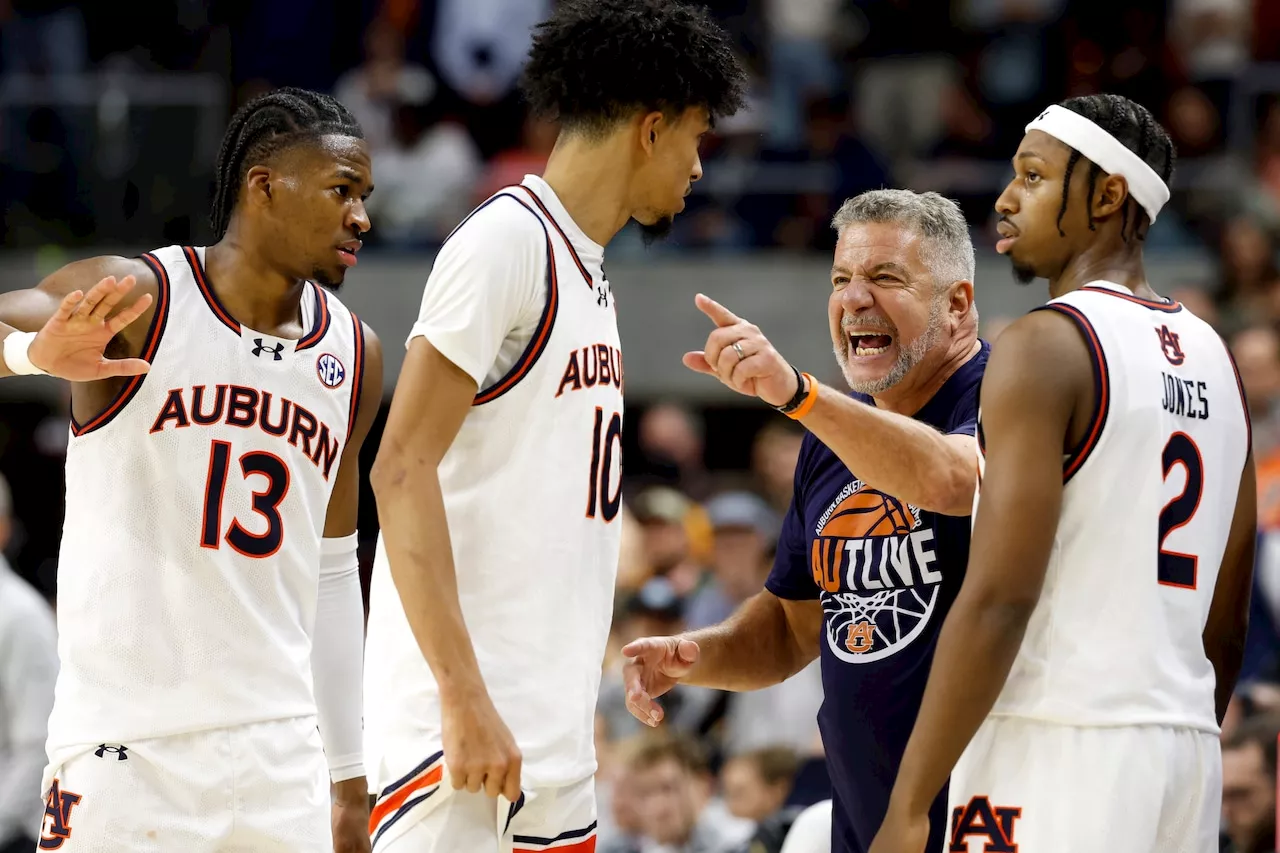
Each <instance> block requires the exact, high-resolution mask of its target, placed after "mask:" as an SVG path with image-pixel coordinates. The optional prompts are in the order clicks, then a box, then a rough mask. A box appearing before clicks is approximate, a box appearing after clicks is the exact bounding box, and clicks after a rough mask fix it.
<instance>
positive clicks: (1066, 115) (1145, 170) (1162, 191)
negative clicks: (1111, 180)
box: [1026, 105, 1169, 222]
mask: <svg viewBox="0 0 1280 853" xmlns="http://www.w3.org/2000/svg"><path fill="white" fill-rule="evenodd" d="M1026 129H1027V131H1028V132H1030V131H1032V130H1039V131H1041V132H1043V133H1047V134H1049V135H1050V136H1052V137H1053V138H1054V139H1056V140H1058V141H1059V142H1061V143H1063V144H1064V145H1070V146H1071V147H1072V148H1074V149H1075V150H1077V151H1079V152H1080V154H1081V155H1083V156H1085V157H1088V158H1089V159H1090V160H1092V161H1093V162H1094V163H1097V164H1098V167H1099V168H1100V169H1102V171H1104V172H1106V173H1107V174H1110V175H1123V176H1124V179H1125V180H1126V181H1128V183H1129V194H1130V195H1132V196H1133V197H1134V199H1135V200H1136V201H1137V202H1138V204H1140V205H1142V207H1143V209H1144V210H1146V211H1147V216H1148V217H1150V219H1151V221H1152V222H1155V221H1156V214H1158V213H1159V212H1160V208H1162V207H1164V206H1165V203H1166V202H1167V201H1168V200H1169V188H1168V187H1167V186H1165V183H1164V181H1162V180H1160V176H1159V175H1157V174H1156V171H1155V169H1152V168H1151V167H1150V166H1148V165H1147V164H1146V163H1144V162H1143V160H1142V158H1141V157H1139V156H1138V155H1137V154H1134V153H1133V152H1132V151H1130V150H1129V149H1128V148H1126V147H1125V146H1124V145H1123V144H1122V143H1121V142H1120V140H1118V139H1116V138H1115V137H1114V136H1112V135H1111V134H1109V133H1107V132H1106V131H1105V130H1103V129H1102V128H1100V127H1098V126H1097V125H1096V124H1094V123H1093V122H1091V121H1089V119H1087V118H1085V117H1084V116H1082V115H1080V114H1079V113H1074V112H1072V111H1071V110H1068V109H1066V108H1064V107H1059V106H1056V105H1055V106H1051V107H1049V109H1047V110H1045V111H1044V112H1042V113H1040V115H1038V116H1036V119H1035V121H1033V122H1031V124H1029V125H1027V128H1026Z"/></svg>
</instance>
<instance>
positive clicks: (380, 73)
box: [334, 18, 439, 229]
mask: <svg viewBox="0 0 1280 853" xmlns="http://www.w3.org/2000/svg"><path fill="white" fill-rule="evenodd" d="M364 57H365V59H364V64H363V65H359V66H356V67H355V68H353V69H351V70H350V71H348V72H347V73H346V74H343V75H342V76H341V77H339V78H338V82H337V83H336V84H335V85H334V97H335V98H337V99H338V100H339V101H341V102H342V104H343V106H345V107H346V108H347V109H348V110H350V111H351V114H352V115H353V116H355V118H356V121H358V122H359V123H360V127H361V128H363V129H364V135H365V141H366V142H368V144H369V149H370V151H371V153H372V154H373V156H374V158H375V159H376V160H377V161H378V177H379V179H380V182H381V183H383V185H384V186H383V189H384V190H385V189H389V187H388V186H386V185H387V184H389V183H390V181H388V180H387V179H386V177H385V172H384V169H385V168H386V163H385V161H384V160H383V157H384V156H385V155H384V154H383V151H385V150H387V149H388V148H389V147H392V146H393V144H394V140H395V135H396V127H395V126H396V110H397V109H398V108H399V106H400V105H401V104H425V103H427V102H429V101H430V100H431V99H432V98H434V97H435V96H436V92H437V90H438V88H439V87H438V86H437V84H436V79H435V78H434V77H433V76H431V72H430V71H428V70H427V69H426V68H425V67H423V66H422V65H419V64H417V63H414V62H408V61H406V60H405V52H404V36H402V35H401V34H400V32H399V30H397V29H396V28H395V27H394V26H393V25H392V24H391V23H390V22H389V21H387V20H385V19H383V18H378V19H376V20H374V22H373V23H371V24H370V25H369V28H368V29H367V30H365V33H364ZM378 227H379V229H381V228H382V227H383V224H382V222H381V221H380V222H379V223H378Z"/></svg>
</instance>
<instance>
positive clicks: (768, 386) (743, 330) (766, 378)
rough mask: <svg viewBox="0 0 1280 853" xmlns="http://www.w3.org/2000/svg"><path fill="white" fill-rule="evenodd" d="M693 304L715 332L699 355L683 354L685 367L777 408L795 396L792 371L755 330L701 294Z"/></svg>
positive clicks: (794, 376) (794, 382) (756, 329)
mask: <svg viewBox="0 0 1280 853" xmlns="http://www.w3.org/2000/svg"><path fill="white" fill-rule="evenodd" d="M694 304H696V305H697V306H698V310H699V311H701V312H702V313H703V314H706V315H707V316H708V317H710V318H711V320H712V322H714V323H715V324H716V328H715V330H714V331H713V332H712V333H711V334H710V335H709V336H708V337H707V343H706V344H705V345H704V346H703V348H702V350H701V351H699V352H687V353H685V354H684V359H683V361H684V364H685V367H688V368H689V369H690V370H696V371H697V372H698V373H705V374H707V375H709V376H714V377H716V378H717V379H719V380H720V381H721V382H723V383H724V384H725V385H728V386H729V387H730V388H732V389H733V390H735V391H737V392H738V393H739V394H746V395H748V396H751V397H759V398H760V399H761V400H764V401H765V402H766V403H768V404H769V405H770V406H781V405H783V404H785V403H786V402H787V401H788V400H790V399H791V398H792V397H794V396H795V393H796V373H795V370H793V369H792V367H791V364H790V363H789V362H788V361H787V360H786V359H785V358H783V357H782V356H781V355H780V354H779V353H778V351H777V350H776V349H774V348H773V344H771V343H769V339H768V338H766V337H765V336H764V334H763V333H762V332H761V331H760V329H759V328H757V327H756V326H753V325H752V324H750V323H748V322H747V321H746V320H743V319H741V318H739V317H738V316H737V315H735V314H734V313H733V312H732V311H730V310H729V309H728V308H725V307H724V306H723V305H721V304H720V303H719V302H716V301H715V300H714V299H712V298H710V297H708V296H703V295H702V294H701V293H699V294H698V295H697V297H695V299H694Z"/></svg>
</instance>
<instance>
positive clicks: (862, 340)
mask: <svg viewBox="0 0 1280 853" xmlns="http://www.w3.org/2000/svg"><path fill="white" fill-rule="evenodd" d="M892 345H893V336H892V335H862V334H854V335H850V336H849V352H851V353H853V354H854V355H857V356H870V355H880V354H881V353H882V352H884V351H886V350H887V349H889V347H890V346H892Z"/></svg>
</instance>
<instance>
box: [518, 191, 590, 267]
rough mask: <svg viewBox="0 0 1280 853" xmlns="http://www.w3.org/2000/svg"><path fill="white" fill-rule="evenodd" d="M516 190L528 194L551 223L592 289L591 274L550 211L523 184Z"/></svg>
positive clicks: (536, 195) (535, 194)
mask: <svg viewBox="0 0 1280 853" xmlns="http://www.w3.org/2000/svg"><path fill="white" fill-rule="evenodd" d="M516 188H517V189H522V190H524V191H525V192H526V193H528V194H529V198H531V199H533V203H534V204H536V205H537V206H538V209H539V210H541V211H542V215H543V216H545V217H547V220H548V221H549V222H550V223H551V227H553V228H555V229H556V231H557V232H558V233H559V234H560V239H561V240H564V244H565V245H566V246H568V247H569V255H570V257H572V258H573V262H574V263H575V264H577V265H578V272H580V273H582V277H583V278H584V279H586V280H587V287H588V288H594V287H595V284H594V283H593V282H592V281H591V273H589V272H587V268H586V266H585V265H584V264H583V263H582V259H581V258H579V257H578V250H577V249H575V248H573V243H571V242H569V237H568V235H566V234H565V233H564V229H563V228H561V227H560V223H559V222H556V218H555V217H554V216H552V215H551V211H549V210H547V206H546V205H545V204H543V203H542V199H540V198H538V194H537V193H535V192H534V191H533V190H531V189H529V188H528V187H526V186H525V185H524V184H517V185H516Z"/></svg>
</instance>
